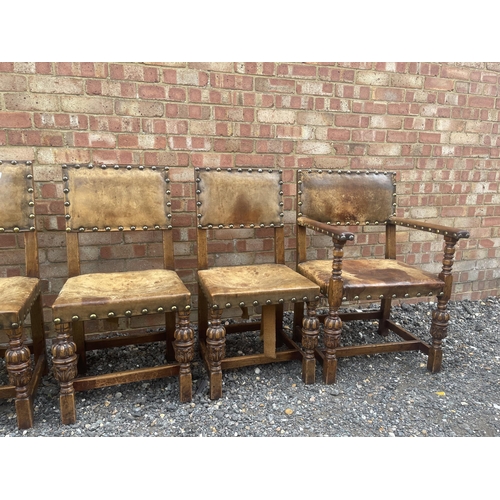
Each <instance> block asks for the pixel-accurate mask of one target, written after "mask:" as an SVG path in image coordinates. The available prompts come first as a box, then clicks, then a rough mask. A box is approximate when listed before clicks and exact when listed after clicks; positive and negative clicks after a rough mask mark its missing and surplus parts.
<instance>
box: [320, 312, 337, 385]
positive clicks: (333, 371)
mask: <svg viewBox="0 0 500 500" xmlns="http://www.w3.org/2000/svg"><path fill="white" fill-rule="evenodd" d="M341 334H342V320H341V319H340V316H339V315H338V311H337V310H336V309H330V310H329V311H328V316H327V317H326V318H325V327H324V331H323V342H324V344H325V359H324V361H323V382H324V383H325V384H333V383H335V379H336V377H337V356H336V354H335V350H336V349H337V347H338V346H339V342H340V335H341Z"/></svg>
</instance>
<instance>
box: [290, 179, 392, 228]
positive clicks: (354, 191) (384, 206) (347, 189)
mask: <svg viewBox="0 0 500 500" xmlns="http://www.w3.org/2000/svg"><path fill="white" fill-rule="evenodd" d="M297 175H298V181H299V188H298V202H299V214H298V215H299V216H301V215H303V216H305V217H308V218H309V219H313V220H315V221H318V222H326V223H331V224H336V223H337V222H340V224H346V223H349V224H356V223H360V224H366V223H367V222H368V223H372V224H374V223H375V222H380V223H383V222H384V221H386V220H388V219H389V217H391V215H392V214H393V212H394V207H393V203H394V202H395V199H394V192H395V188H394V174H393V173H376V172H371V171H369V172H354V171H352V172H351V171H349V172H347V171H340V172H338V171H336V170H330V171H326V170H302V171H300V172H299V173H298V174H297Z"/></svg>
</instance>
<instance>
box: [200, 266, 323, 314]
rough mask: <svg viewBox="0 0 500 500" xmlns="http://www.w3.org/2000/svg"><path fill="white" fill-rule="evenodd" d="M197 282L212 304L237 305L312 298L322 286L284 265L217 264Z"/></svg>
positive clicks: (309, 299) (202, 272)
mask: <svg viewBox="0 0 500 500" xmlns="http://www.w3.org/2000/svg"><path fill="white" fill-rule="evenodd" d="M198 282H199V284H200V287H201V290H202V291H203V293H204V294H205V296H206V298H207V300H208V302H209V306H213V305H217V306H218V307H220V308H222V307H233V306H234V307H237V306H238V305H240V303H241V302H243V303H244V304H241V305H245V306H251V305H252V304H253V302H254V301H257V302H258V304H259V305H266V304H278V303H281V302H286V301H291V300H297V301H302V300H304V298H305V300H306V301H311V300H314V299H315V298H316V297H318V296H319V286H318V285H316V284H315V283H312V282H311V281H310V280H308V279H306V278H305V277H304V276H301V275H300V274H298V273H296V272H295V271H293V270H292V269H290V268H289V267H287V266H285V265H282V264H259V265H250V266H229V267H214V268H211V269H204V270H200V271H198Z"/></svg>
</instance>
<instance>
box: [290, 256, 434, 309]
mask: <svg viewBox="0 0 500 500" xmlns="http://www.w3.org/2000/svg"><path fill="white" fill-rule="evenodd" d="M297 270H298V272H300V273H301V274H303V275H304V276H305V277H307V278H309V279H310V280H311V281H313V282H314V283H317V284H318V285H319V286H320V288H321V291H322V293H323V294H325V295H326V294H328V285H329V281H330V276H331V274H332V262H331V261H328V260H312V261H309V262H303V263H301V264H298V266H297ZM342 279H343V285H344V294H343V295H344V296H345V297H346V300H354V298H355V297H358V298H359V299H360V300H363V299H366V298H367V295H371V298H373V299H378V298H379V295H384V297H385V298H390V297H392V295H393V294H396V296H397V297H398V298H403V297H404V296H405V294H409V296H410V297H416V294H417V293H420V294H422V295H424V294H428V293H429V292H432V293H436V292H438V291H440V290H442V289H443V286H444V282H443V281H442V280H441V279H439V278H438V277H437V276H435V275H433V274H431V273H429V272H426V271H422V270H420V269H418V268H414V267H412V266H409V265H407V264H404V263H403V262H399V261H397V260H393V259H356V260H344V261H342Z"/></svg>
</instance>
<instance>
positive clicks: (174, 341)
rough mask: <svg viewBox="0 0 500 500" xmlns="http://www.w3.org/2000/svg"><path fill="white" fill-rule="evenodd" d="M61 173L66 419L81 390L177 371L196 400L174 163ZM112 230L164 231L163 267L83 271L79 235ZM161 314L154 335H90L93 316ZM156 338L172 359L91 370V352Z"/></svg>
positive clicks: (57, 315)
mask: <svg viewBox="0 0 500 500" xmlns="http://www.w3.org/2000/svg"><path fill="white" fill-rule="evenodd" d="M62 172H63V181H64V193H65V217H66V243H67V257H68V268H69V278H68V279H67V281H66V282H65V284H64V285H63V287H62V289H61V291H60V292H59V294H58V297H57V298H56V300H55V302H54V304H53V306H52V313H53V318H54V323H55V324H56V329H57V331H58V336H57V340H56V342H55V344H54V345H53V346H52V356H53V364H54V375H55V377H56V379H57V380H58V381H59V383H60V387H61V392H60V407H61V420H62V423H64V424H69V423H74V422H75V421H76V406H75V391H84V390H89V389H93V388H99V387H107V386H113V385H118V384H123V383H129V382H137V381H141V380H151V379H156V378H162V377H167V376H177V375H178V377H179V392H180V401H181V402H187V401H191V396H192V376H191V367H190V363H191V361H192V359H193V355H194V332H193V329H192V328H191V326H190V321H189V314H190V309H191V294H190V292H189V290H188V289H187V288H186V286H185V285H184V283H183V282H182V280H181V279H180V278H179V276H178V275H177V273H176V272H175V271H174V250H173V238H172V225H171V220H170V219H171V213H170V206H171V202H170V187H169V186H170V184H169V181H170V180H169V177H168V172H169V169H168V167H160V166H152V167H151V166H150V167H146V166H142V165H139V166H134V165H127V166H123V165H111V166H106V165H100V166H97V165H96V166H94V165H92V164H89V165H81V166H80V165H77V164H72V165H63V166H62ZM111 231H118V232H129V231H158V232H161V233H162V248H163V268H162V269H144V270H138V271H120V272H98V273H89V274H81V269H80V249H79V248H80V247H79V245H80V244H81V242H80V241H79V236H80V235H81V234H84V233H87V232H111ZM158 313H160V314H164V315H165V330H160V331H158V332H153V333H150V334H149V335H143V333H144V332H142V333H141V332H136V331H134V330H133V329H132V330H130V331H129V332H128V335H126V336H125V337H123V336H120V337H117V338H115V337H112V336H111V337H110V336H107V337H106V336H105V337H104V338H100V339H95V338H93V337H92V338H91V337H90V336H86V334H85V324H86V322H87V321H96V320H108V319H111V320H116V319H117V318H126V320H125V321H126V322H127V324H130V319H131V318H133V317H136V316H141V315H147V314H158ZM87 337H89V338H87ZM154 341H165V342H166V355H165V357H166V364H162V365H159V366H152V367H151V366H150V367H139V368H137V367H134V368H133V369H130V370H125V371H120V372H114V373H107V372H106V370H104V371H103V373H102V374H97V375H92V376H90V375H88V376H85V372H86V367H87V362H86V352H87V351H89V350H93V349H103V348H109V347H117V346H124V345H135V344H143V343H148V342H154ZM174 357H175V360H174V359H173V358H174ZM104 368H106V367H104ZM78 373H79V374H80V376H77V375H78Z"/></svg>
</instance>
